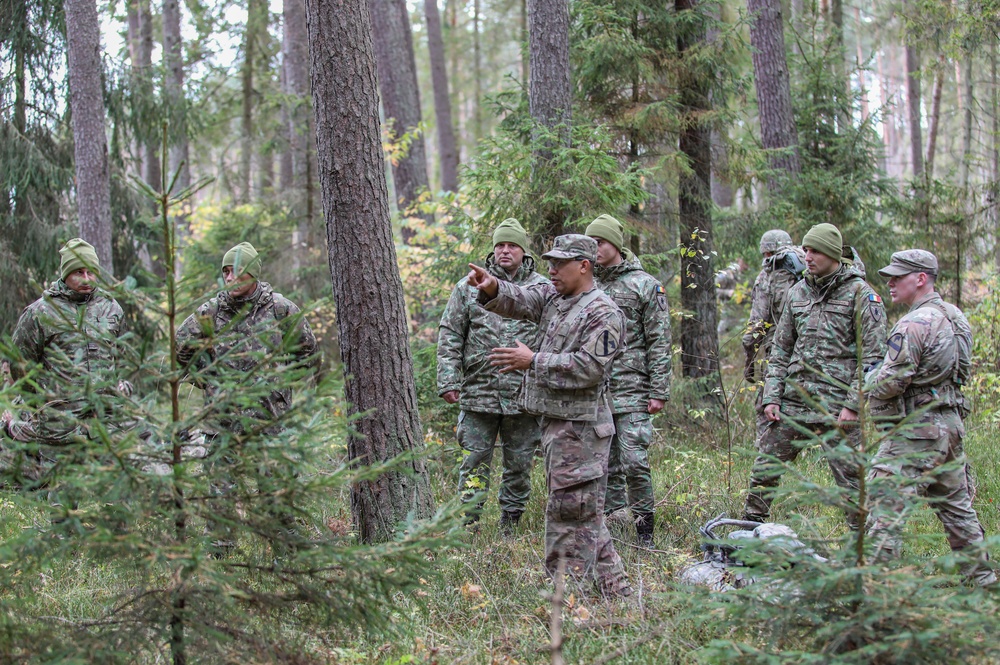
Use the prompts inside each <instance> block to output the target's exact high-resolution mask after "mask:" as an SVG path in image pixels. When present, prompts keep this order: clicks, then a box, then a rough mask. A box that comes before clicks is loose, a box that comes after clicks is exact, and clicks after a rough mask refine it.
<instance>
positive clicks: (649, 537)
mask: <svg viewBox="0 0 1000 665" xmlns="http://www.w3.org/2000/svg"><path fill="white" fill-rule="evenodd" d="M654 523H655V519H654V517H653V514H652V513H649V514H647V515H640V516H639V517H638V518H636V520H635V536H636V538H635V539H636V543H637V544H638V545H639V547H641V548H643V549H647V550H650V549H653V525H654Z"/></svg>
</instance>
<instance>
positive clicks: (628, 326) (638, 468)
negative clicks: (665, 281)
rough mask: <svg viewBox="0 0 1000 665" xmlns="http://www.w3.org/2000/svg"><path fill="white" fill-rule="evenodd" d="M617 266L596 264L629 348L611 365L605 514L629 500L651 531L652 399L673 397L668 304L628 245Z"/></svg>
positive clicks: (657, 282)
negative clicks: (619, 316) (610, 434)
mask: <svg viewBox="0 0 1000 665" xmlns="http://www.w3.org/2000/svg"><path fill="white" fill-rule="evenodd" d="M622 258H623V260H622V262H621V263H619V264H618V265H616V266H608V267H601V266H596V268H595V271H594V272H595V275H596V277H597V279H598V284H599V285H600V287H601V289H602V290H603V291H604V292H605V293H606V294H608V296H610V297H611V299H612V300H613V301H614V303H615V304H616V305H618V308H619V309H621V311H622V313H623V314H624V315H625V351H624V352H623V353H622V355H621V356H620V357H618V358H617V359H616V360H615V362H614V364H613V366H612V368H611V411H612V413H613V414H614V422H615V436H614V438H613V439H612V440H611V457H610V461H609V465H608V491H607V496H606V497H605V501H604V512H605V514H609V513H612V512H614V511H616V510H619V509H621V508H624V507H625V505H626V492H625V487H626V483H627V485H628V505H629V506H630V507H631V509H632V512H633V514H634V516H635V518H636V522H637V524H639V523H641V524H643V525H644V526H645V527H647V528H648V529H649V533H652V526H653V511H654V508H655V503H654V499H653V479H652V475H651V471H650V468H649V453H648V450H649V444H650V442H651V441H652V439H653V423H652V416H650V414H649V412H648V410H647V409H648V407H649V400H650V399H658V400H662V401H664V402H666V401H667V400H669V399H670V375H671V369H672V368H671V348H670V308H669V307H668V306H667V298H666V294H665V293H664V291H663V286H662V285H661V284H660V282H659V281H657V280H656V278H654V277H653V276H652V275H650V274H648V273H646V272H644V271H643V270H642V264H641V263H640V262H639V259H637V258H636V257H635V256H634V255H633V254H632V253H631V252H629V251H628V250H625V252H624V256H623V257H622Z"/></svg>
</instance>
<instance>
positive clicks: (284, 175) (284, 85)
mask: <svg viewBox="0 0 1000 665" xmlns="http://www.w3.org/2000/svg"><path fill="white" fill-rule="evenodd" d="M285 5H286V7H287V3H285ZM283 14H287V12H283ZM282 24H283V30H282V42H281V52H282V57H281V93H282V94H283V95H284V96H285V101H284V103H283V104H282V105H281V124H282V125H283V126H284V127H285V137H284V143H283V145H282V151H281V162H280V164H279V165H278V178H279V179H280V180H281V188H282V189H284V190H286V191H287V190H289V189H291V188H292V187H293V186H294V182H295V180H294V176H293V175H292V132H293V131H294V130H293V128H292V107H293V106H294V102H291V101H289V98H290V97H291V96H292V92H291V88H290V87H289V85H288V55H287V54H288V17H287V16H284V18H283V20H282Z"/></svg>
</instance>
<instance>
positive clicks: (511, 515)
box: [500, 510, 524, 536]
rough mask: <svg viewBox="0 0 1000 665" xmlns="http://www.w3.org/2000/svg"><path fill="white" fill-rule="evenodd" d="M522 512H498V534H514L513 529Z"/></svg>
mask: <svg viewBox="0 0 1000 665" xmlns="http://www.w3.org/2000/svg"><path fill="white" fill-rule="evenodd" d="M523 514H524V511H523V510H505V511H503V512H502V513H500V535H501V536H512V535H514V531H515V530H516V529H517V525H518V523H519V522H520V521H521V515H523Z"/></svg>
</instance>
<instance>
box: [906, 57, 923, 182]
mask: <svg viewBox="0 0 1000 665" xmlns="http://www.w3.org/2000/svg"><path fill="white" fill-rule="evenodd" d="M905 60H906V111H907V116H908V119H909V123H910V163H911V166H912V168H913V177H914V178H917V179H920V178H922V177H923V176H924V154H923V150H924V144H923V138H922V132H921V130H920V116H921V114H920V52H919V51H918V50H917V47H916V46H915V45H913V44H907V45H906V56H905Z"/></svg>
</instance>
